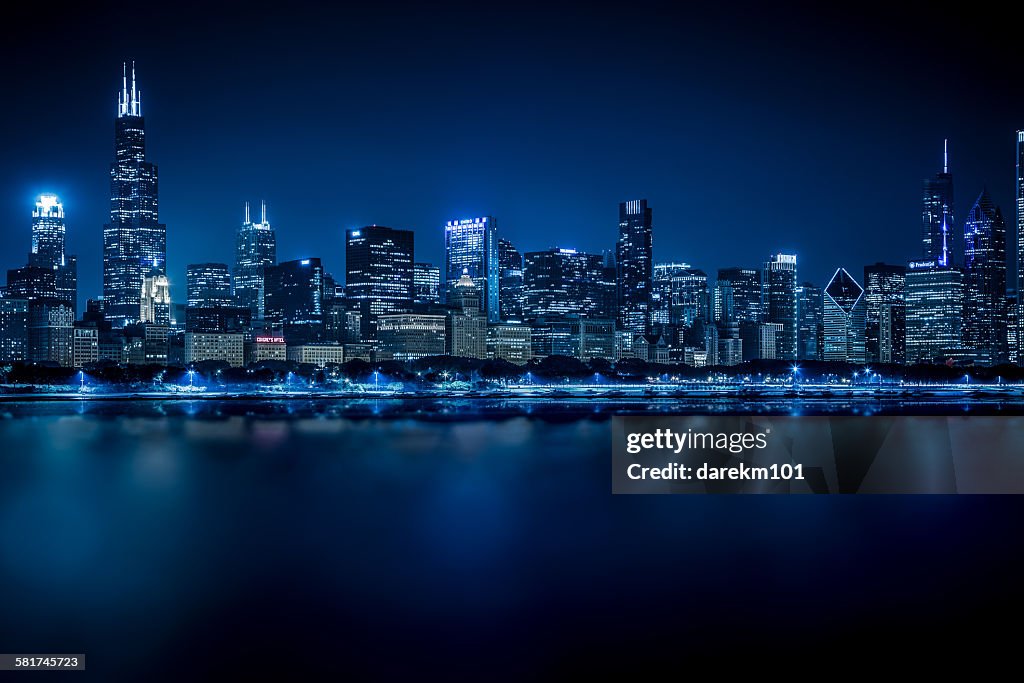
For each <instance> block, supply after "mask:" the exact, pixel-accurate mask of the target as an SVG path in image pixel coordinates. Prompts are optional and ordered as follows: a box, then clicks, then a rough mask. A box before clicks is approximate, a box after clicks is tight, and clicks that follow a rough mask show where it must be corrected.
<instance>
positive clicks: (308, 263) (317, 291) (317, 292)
mask: <svg viewBox="0 0 1024 683" xmlns="http://www.w3.org/2000/svg"><path fill="white" fill-rule="evenodd" d="M263 279H264V284H263V297H264V300H263V310H264V313H265V320H266V321H267V322H269V323H272V324H274V325H279V326H281V327H282V328H283V330H284V336H285V339H287V340H288V343H289V344H291V343H305V342H312V341H322V335H323V326H324V308H323V301H324V268H323V266H322V265H321V263H320V259H318V258H304V259H299V260H296V261H284V262H282V263H279V264H277V265H273V266H267V267H266V269H265V270H264V271H263Z"/></svg>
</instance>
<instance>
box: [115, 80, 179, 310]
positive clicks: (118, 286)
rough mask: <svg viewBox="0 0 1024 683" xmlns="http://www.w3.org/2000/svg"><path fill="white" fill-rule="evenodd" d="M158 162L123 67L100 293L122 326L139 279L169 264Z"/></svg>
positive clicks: (137, 294)
mask: <svg viewBox="0 0 1024 683" xmlns="http://www.w3.org/2000/svg"><path fill="white" fill-rule="evenodd" d="M157 195H158V192H157V167H156V165H154V164H152V163H150V162H148V161H146V132H145V120H144V119H143V118H142V93H141V92H140V91H139V90H138V89H137V88H136V85H135V64H134V63H133V64H132V75H131V86H130V88H129V85H128V77H127V67H125V72H123V73H122V80H121V93H120V94H119V95H118V99H117V118H116V119H115V120H114V162H113V163H112V164H111V165H110V222H109V223H107V224H106V225H104V226H103V298H104V299H105V300H106V302H107V303H106V309H107V318H108V319H109V320H111V321H112V322H113V323H114V325H115V326H118V327H123V326H124V325H126V324H128V323H132V322H135V321H137V320H138V317H139V311H140V310H141V304H142V301H141V300H142V279H143V276H144V275H145V274H146V273H148V272H149V271H150V270H151V269H153V268H157V269H159V270H164V269H165V268H166V267H167V226H166V225H164V224H163V223H160V216H159V203H158V200H157Z"/></svg>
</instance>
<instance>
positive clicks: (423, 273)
mask: <svg viewBox="0 0 1024 683" xmlns="http://www.w3.org/2000/svg"><path fill="white" fill-rule="evenodd" d="M412 279H413V301H414V302H415V303H417V304H420V305H429V304H438V303H441V269H440V268H438V267H437V266H435V265H434V264H432V263H414V264H413V278H412Z"/></svg>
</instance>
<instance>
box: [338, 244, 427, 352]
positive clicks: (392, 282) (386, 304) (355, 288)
mask: <svg viewBox="0 0 1024 683" xmlns="http://www.w3.org/2000/svg"><path fill="white" fill-rule="evenodd" d="M413 247H414V241H413V233H412V231H411V230H397V229H395V228H387V227H384V226H380V225H373V226H367V227H365V228H359V229H357V230H348V231H347V232H346V234H345V300H346V301H347V302H348V305H349V307H350V310H354V311H357V312H358V313H359V326H360V330H359V337H360V339H359V341H361V342H370V341H372V340H373V339H374V338H375V334H376V324H377V318H378V316H381V315H387V314H390V313H407V312H408V311H410V310H411V309H412V302H413V284H414V283H413V263H414V259H413Z"/></svg>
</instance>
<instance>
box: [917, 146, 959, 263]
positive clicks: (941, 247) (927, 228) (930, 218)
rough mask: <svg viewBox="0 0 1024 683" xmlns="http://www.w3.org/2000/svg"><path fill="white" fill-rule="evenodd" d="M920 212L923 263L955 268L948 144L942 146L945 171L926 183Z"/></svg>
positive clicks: (951, 186)
mask: <svg viewBox="0 0 1024 683" xmlns="http://www.w3.org/2000/svg"><path fill="white" fill-rule="evenodd" d="M923 200H924V201H923V207H922V211H921V260H922V261H934V262H935V263H936V264H938V265H939V266H952V265H954V263H953V254H954V253H955V250H954V240H953V232H954V231H953V228H954V225H953V223H954V219H953V174H952V173H950V172H949V148H948V141H947V142H945V143H943V150H942V171H941V172H939V173H936V174H935V176H934V177H932V178H928V179H927V180H925V181H924V196H923Z"/></svg>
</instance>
